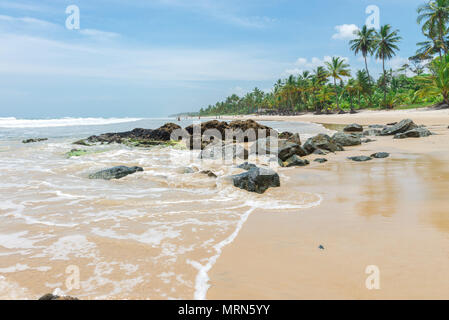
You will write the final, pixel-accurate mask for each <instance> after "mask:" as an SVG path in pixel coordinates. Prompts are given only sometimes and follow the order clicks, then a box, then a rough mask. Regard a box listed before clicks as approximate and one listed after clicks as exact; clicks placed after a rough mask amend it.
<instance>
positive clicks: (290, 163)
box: [284, 155, 310, 167]
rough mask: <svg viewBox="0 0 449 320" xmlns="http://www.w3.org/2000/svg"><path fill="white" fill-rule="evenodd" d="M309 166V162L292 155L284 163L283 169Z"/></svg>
mask: <svg viewBox="0 0 449 320" xmlns="http://www.w3.org/2000/svg"><path fill="white" fill-rule="evenodd" d="M309 164H310V162H309V160H303V159H301V158H300V157H298V156H297V155H293V156H291V157H290V158H288V159H287V160H286V161H285V163H284V166H285V167H304V166H307V165H309Z"/></svg>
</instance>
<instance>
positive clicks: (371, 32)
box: [349, 25, 376, 77]
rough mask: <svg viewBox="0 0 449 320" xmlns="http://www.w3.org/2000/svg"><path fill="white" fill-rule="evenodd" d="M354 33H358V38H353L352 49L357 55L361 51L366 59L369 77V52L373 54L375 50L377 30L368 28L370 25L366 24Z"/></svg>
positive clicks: (350, 43)
mask: <svg viewBox="0 0 449 320" xmlns="http://www.w3.org/2000/svg"><path fill="white" fill-rule="evenodd" d="M354 34H355V35H356V38H355V39H354V40H351V41H350V42H349V45H350V46H351V50H352V51H354V54H356V55H357V54H358V53H359V52H360V53H361V54H362V56H363V58H364V59H365V69H366V73H367V74H368V77H369V76H370V75H369V70H368V62H367V56H368V54H372V53H373V51H374V45H375V43H376V41H375V34H376V30H375V29H368V27H367V26H366V25H364V26H363V28H362V30H356V31H354Z"/></svg>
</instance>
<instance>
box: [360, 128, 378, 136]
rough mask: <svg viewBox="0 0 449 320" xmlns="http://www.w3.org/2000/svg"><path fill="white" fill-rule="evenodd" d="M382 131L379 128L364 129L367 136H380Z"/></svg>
mask: <svg viewBox="0 0 449 320" xmlns="http://www.w3.org/2000/svg"><path fill="white" fill-rule="evenodd" d="M381 132H382V131H381V130H379V129H368V130H365V131H363V135H364V136H365V137H366V136H379V135H380V133H381Z"/></svg>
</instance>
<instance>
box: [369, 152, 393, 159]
mask: <svg viewBox="0 0 449 320" xmlns="http://www.w3.org/2000/svg"><path fill="white" fill-rule="evenodd" d="M389 156H390V154H389V153H387V152H377V153H373V154H372V155H371V158H376V159H384V158H388V157H389Z"/></svg>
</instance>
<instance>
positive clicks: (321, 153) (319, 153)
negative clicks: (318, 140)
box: [313, 149, 329, 156]
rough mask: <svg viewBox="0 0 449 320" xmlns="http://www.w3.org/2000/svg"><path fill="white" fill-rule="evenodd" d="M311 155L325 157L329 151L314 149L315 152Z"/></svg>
mask: <svg viewBox="0 0 449 320" xmlns="http://www.w3.org/2000/svg"><path fill="white" fill-rule="evenodd" d="M313 154H318V155H321V156H325V155H327V154H329V151H325V150H321V149H316V150H315V151H314V152H313Z"/></svg>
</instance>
